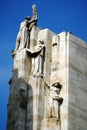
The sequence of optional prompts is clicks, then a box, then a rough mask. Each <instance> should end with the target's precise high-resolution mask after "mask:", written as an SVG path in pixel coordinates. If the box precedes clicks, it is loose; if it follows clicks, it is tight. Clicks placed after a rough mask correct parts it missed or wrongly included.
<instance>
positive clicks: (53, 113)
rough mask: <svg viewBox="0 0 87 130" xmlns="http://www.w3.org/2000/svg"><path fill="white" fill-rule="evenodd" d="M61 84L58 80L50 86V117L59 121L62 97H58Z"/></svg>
mask: <svg viewBox="0 0 87 130" xmlns="http://www.w3.org/2000/svg"><path fill="white" fill-rule="evenodd" d="M60 89H61V86H60V84H59V82H55V83H54V84H53V85H52V86H51V87H50V118H57V120H58V121H60V105H61V104H62V101H63V99H62V98H61V97H59V93H60Z"/></svg>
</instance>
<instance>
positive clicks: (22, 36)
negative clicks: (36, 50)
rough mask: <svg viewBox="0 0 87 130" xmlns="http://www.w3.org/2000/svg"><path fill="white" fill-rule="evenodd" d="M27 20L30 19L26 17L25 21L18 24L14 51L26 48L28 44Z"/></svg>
mask: <svg viewBox="0 0 87 130" xmlns="http://www.w3.org/2000/svg"><path fill="white" fill-rule="evenodd" d="M29 20H30V17H26V19H25V21H24V22H22V23H21V24H20V30H19V32H18V35H17V39H16V50H18V49H23V48H26V47H27V44H28V43H29V29H28V28H29Z"/></svg>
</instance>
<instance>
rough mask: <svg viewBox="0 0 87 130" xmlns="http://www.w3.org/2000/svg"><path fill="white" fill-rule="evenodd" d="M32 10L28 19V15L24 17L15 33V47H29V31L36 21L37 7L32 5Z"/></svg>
mask: <svg viewBox="0 0 87 130" xmlns="http://www.w3.org/2000/svg"><path fill="white" fill-rule="evenodd" d="M32 10H33V17H32V19H30V17H29V16H27V17H26V19H25V20H24V21H23V22H22V23H21V24H20V30H19V32H18V35H17V39H16V49H15V50H18V49H24V48H29V46H30V45H29V44H30V31H31V29H32V27H33V25H35V24H36V22H37V9H36V5H33V6H32Z"/></svg>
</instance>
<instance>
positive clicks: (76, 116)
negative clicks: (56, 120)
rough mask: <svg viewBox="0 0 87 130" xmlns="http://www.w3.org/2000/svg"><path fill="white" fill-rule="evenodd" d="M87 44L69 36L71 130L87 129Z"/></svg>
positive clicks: (69, 123)
mask: <svg viewBox="0 0 87 130" xmlns="http://www.w3.org/2000/svg"><path fill="white" fill-rule="evenodd" d="M86 73H87V44H86V43H85V42H84V41H82V40H81V39H79V38H77V37H76V36H74V35H72V34H69V88H68V97H69V101H68V104H69V105H68V108H69V113H68V115H69V122H68V125H69V129H70V130H73V129H76V130H78V129H79V130H82V129H83V130H86V129H87V123H86V122H87V100H86V99H87V74H86Z"/></svg>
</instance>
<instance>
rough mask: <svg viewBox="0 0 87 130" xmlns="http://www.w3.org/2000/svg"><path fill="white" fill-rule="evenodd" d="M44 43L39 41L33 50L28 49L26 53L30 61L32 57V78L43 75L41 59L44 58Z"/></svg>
mask: <svg viewBox="0 0 87 130" xmlns="http://www.w3.org/2000/svg"><path fill="white" fill-rule="evenodd" d="M44 47H45V45H44V42H43V41H39V43H38V44H37V45H36V46H35V47H34V49H33V50H30V49H28V52H29V53H30V55H31V57H32V60H33V57H34V62H33V63H32V66H33V68H32V71H33V76H36V75H40V74H43V66H42V65H43V58H44Z"/></svg>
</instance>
